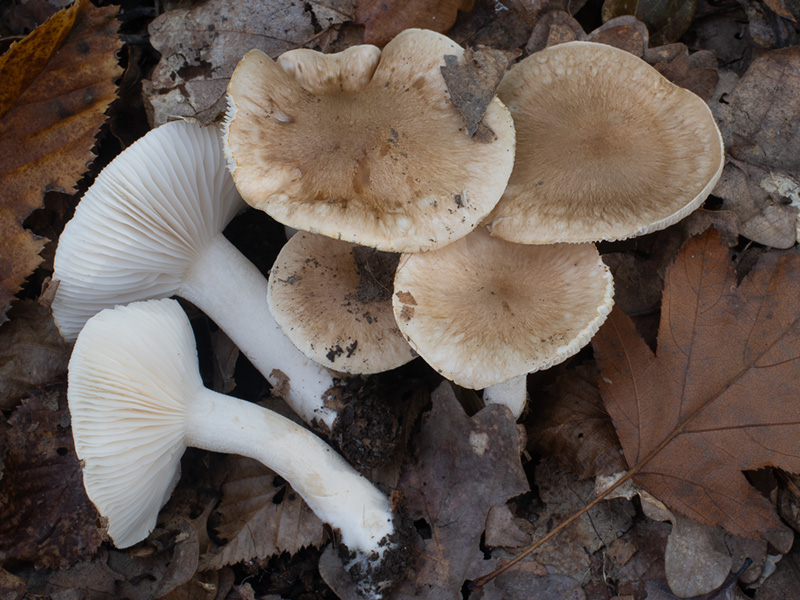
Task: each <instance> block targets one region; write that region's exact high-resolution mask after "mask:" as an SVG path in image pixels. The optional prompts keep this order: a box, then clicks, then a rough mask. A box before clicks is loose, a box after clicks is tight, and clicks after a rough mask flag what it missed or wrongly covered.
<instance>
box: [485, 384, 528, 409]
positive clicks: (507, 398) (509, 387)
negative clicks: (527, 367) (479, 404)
mask: <svg viewBox="0 0 800 600" xmlns="http://www.w3.org/2000/svg"><path fill="white" fill-rule="evenodd" d="M483 402H484V404H486V405H487V406H488V405H489V404H502V405H503V406H506V407H508V409H509V410H510V411H511V414H513V415H514V419H519V418H520V417H521V416H522V411H524V410H525V405H526V404H527V403H528V375H527V374H525V375H518V376H517V377H514V378H512V379H509V380H508V381H502V382H500V383H496V384H494V385H490V386H489V387H487V388H484V390H483Z"/></svg>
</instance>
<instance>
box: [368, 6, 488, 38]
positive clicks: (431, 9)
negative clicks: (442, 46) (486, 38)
mask: <svg viewBox="0 0 800 600" xmlns="http://www.w3.org/2000/svg"><path fill="white" fill-rule="evenodd" d="M474 2H475V0H433V1H431V0H358V2H357V5H356V18H355V22H356V23H359V24H361V25H364V27H365V30H364V41H365V42H366V43H367V44H375V45H376V46H382V45H384V44H385V43H386V42H388V41H389V40H390V39H392V38H393V37H394V36H396V35H397V34H398V33H400V32H401V31H403V30H404V29H412V28H415V27H416V28H419V29H431V30H433V31H436V32H439V33H444V32H446V31H447V30H448V29H450V28H451V27H452V26H453V23H455V22H456V15H457V13H458V11H459V10H460V11H463V12H467V11H470V10H472V5H473V4H474Z"/></svg>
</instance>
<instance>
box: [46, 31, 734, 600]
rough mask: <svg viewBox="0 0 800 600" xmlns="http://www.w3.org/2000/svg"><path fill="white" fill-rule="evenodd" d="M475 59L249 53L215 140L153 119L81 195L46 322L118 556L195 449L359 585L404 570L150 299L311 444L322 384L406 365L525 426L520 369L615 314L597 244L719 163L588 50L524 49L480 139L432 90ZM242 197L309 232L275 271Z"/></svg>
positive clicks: (622, 65) (677, 91) (144, 531)
mask: <svg viewBox="0 0 800 600" xmlns="http://www.w3.org/2000/svg"><path fill="white" fill-rule="evenodd" d="M468 60H470V59H469V57H468V56H467V55H465V52H464V50H463V49H462V48H461V47H460V46H458V45H457V44H455V43H454V42H452V41H451V40H449V39H448V38H446V37H444V36H442V35H439V34H436V33H433V32H430V31H421V30H409V31H406V32H403V33H401V34H400V35H398V36H397V37H396V38H395V39H394V40H392V41H391V42H390V43H388V44H387V45H386V46H385V48H384V49H383V50H380V49H378V48H376V47H374V46H369V45H364V46H355V47H352V48H350V49H348V50H346V51H344V52H341V53H338V54H332V55H323V54H321V53H318V52H313V51H310V50H294V51H290V52H287V53H285V54H283V55H282V56H281V57H279V58H278V60H277V61H273V60H272V59H271V58H269V57H268V56H266V55H265V54H263V53H261V52H259V51H256V50H254V51H251V52H249V53H248V54H247V55H245V57H244V58H243V59H242V61H241V62H240V63H239V65H238V67H237V68H236V71H235V72H234V74H233V76H232V78H231V81H230V84H229V87H228V112H227V114H226V118H225V120H224V123H223V125H222V141H221V139H220V136H219V134H218V133H217V131H216V130H215V129H214V128H202V127H200V126H198V125H195V124H191V123H187V122H180V121H178V122H172V123H168V124H167V125H164V126H162V127H160V128H158V129H155V130H153V131H151V132H150V133H148V134H147V135H146V136H144V137H143V138H142V139H141V140H139V141H138V142H136V143H135V144H133V145H132V146H131V147H130V148H128V149H127V150H125V151H124V152H123V153H122V154H120V156H119V157H117V159H115V160H114V161H113V162H112V163H111V165H109V166H108V167H107V168H106V169H105V170H104V171H103V172H102V173H101V174H100V175H99V176H98V178H97V180H96V182H95V183H94V185H93V186H92V187H91V188H90V189H89V190H88V191H87V193H86V195H85V196H84V198H83V199H82V201H81V203H80V204H79V206H78V208H77V210H76V213H75V216H74V218H73V219H72V221H70V223H68V225H67V227H66V228H65V231H64V233H63V234H62V236H61V240H60V243H59V247H58V250H57V253H56V259H55V274H54V281H56V282H57V284H58V287H57V288H56V294H55V300H54V302H53V313H54V316H55V319H56V323H57V324H58V326H59V328H60V330H61V332H62V334H63V335H64V336H65V337H66V338H67V339H75V338H76V337H77V342H76V345H75V350H74V353H73V357H72V360H71V362H70V372H69V377H70V381H69V402H70V410H71V413H72V416H73V433H74V436H75V440H76V448H77V451H78V454H79V456H80V457H81V460H82V461H83V463H84V482H85V486H86V488H87V491H88V493H89V496H90V498H91V499H92V501H93V502H94V503H95V505H96V506H97V508H98V510H99V511H100V512H101V514H102V515H103V517H105V519H106V521H107V531H108V535H109V536H110V537H111V539H112V540H113V541H114V542H115V543H116V544H117V545H118V546H121V547H124V546H128V545H131V544H134V543H137V542H138V541H140V540H142V539H144V538H145V537H146V536H147V535H148V533H149V532H150V531H151V530H152V528H153V527H154V524H155V519H156V516H157V514H158V511H159V509H160V508H161V506H162V505H163V504H164V502H166V500H167V498H168V497H169V495H170V493H171V491H172V488H173V487H174V485H175V481H176V478H177V473H178V460H179V457H180V455H181V453H182V452H183V449H184V448H185V447H186V446H187V445H196V446H199V447H202V448H206V449H209V450H213V451H219V452H236V453H241V454H244V455H247V456H252V457H254V458H256V459H258V460H261V461H262V462H263V463H264V464H266V465H268V466H269V467H271V468H272V469H274V470H275V471H276V472H278V473H279V474H281V475H282V476H283V477H284V478H285V479H286V480H287V481H289V483H290V484H291V485H292V486H293V487H294V488H295V489H296V490H297V492H298V493H299V494H300V495H301V496H302V497H303V498H304V499H305V500H306V502H307V503H308V504H309V506H310V507H311V508H312V509H313V510H314V511H315V512H316V513H317V514H318V515H319V516H320V517H321V518H322V519H323V520H324V521H326V522H328V523H330V524H331V525H332V526H333V527H334V528H336V529H338V530H339V531H340V533H341V540H342V542H343V544H344V545H345V546H346V547H347V548H348V549H349V550H350V551H351V552H352V554H351V557H350V559H349V560H348V564H347V568H348V569H349V570H350V572H351V574H354V575H356V576H357V580H358V589H359V590H360V591H361V593H362V594H363V595H365V596H367V597H375V598H377V597H380V596H381V595H382V594H383V592H384V591H385V590H386V589H387V588H388V587H389V586H390V585H391V584H392V579H393V578H397V577H401V576H402V573H401V572H399V571H394V572H392V573H389V574H387V572H386V570H385V569H384V565H385V564H386V563H387V562H390V563H391V564H392V565H395V566H398V565H400V567H399V569H400V571H402V565H403V560H402V559H398V556H399V555H401V554H402V553H403V547H402V545H401V544H399V543H398V542H397V539H396V538H397V533H398V532H397V528H396V526H395V518H394V516H393V513H392V507H391V504H390V502H389V500H388V498H387V496H386V495H385V494H384V493H383V492H381V491H379V490H378V489H377V488H376V487H375V486H374V485H373V484H372V483H370V482H369V481H368V480H367V479H365V478H364V477H363V476H361V475H359V474H358V473H357V472H356V471H355V470H354V469H353V468H352V467H351V466H350V465H349V464H348V463H347V462H346V461H345V460H344V459H342V458H341V457H340V456H339V455H337V454H336V453H335V452H334V451H333V450H332V449H331V448H330V447H328V446H327V445H326V444H325V442H323V441H322V440H321V439H319V438H317V437H316V436H315V435H314V434H312V433H311V432H310V431H308V430H307V429H304V428H302V427H299V426H297V425H295V424H294V423H292V422H291V421H287V420H285V419H283V418H281V417H278V416H277V415H274V414H272V413H270V412H269V411H266V410H265V409H263V408H261V407H258V406H256V405H254V404H252V403H249V402H246V401H240V400H234V399H232V398H228V397H225V396H221V395H219V394H216V393H214V392H211V391H210V390H207V389H205V388H204V387H203V385H202V382H201V381H200V377H199V375H198V374H197V364H196V358H195V357H196V351H195V350H194V345H193V340H192V335H191V329H190V328H189V326H188V322H187V321H186V317H185V315H184V314H183V312H182V309H181V308H180V306H179V305H178V304H177V303H176V302H174V301H172V300H168V299H167V298H169V297H171V296H181V297H183V298H185V299H187V300H189V301H191V302H192V303H194V304H195V305H196V306H197V307H198V308H200V309H201V310H203V311H204V312H205V313H206V314H207V315H208V316H209V317H210V318H211V319H213V320H214V321H215V322H216V323H217V324H218V325H219V326H220V327H221V328H222V329H223V330H224V331H225V332H226V333H227V334H228V335H229V337H230V338H231V339H232V340H233V341H234V342H235V343H236V345H237V346H238V347H239V348H240V349H241V351H242V352H243V354H245V355H246V356H247V357H248V358H249V359H250V361H251V362H252V363H253V364H254V365H255V366H256V367H257V368H258V369H259V371H260V372H261V373H262V374H263V375H264V377H265V378H266V379H267V380H268V381H269V382H270V383H271V384H272V386H273V388H274V390H275V391H276V392H277V393H278V394H280V395H281V396H283V397H284V399H285V400H286V401H287V402H288V403H289V404H290V406H291V407H292V408H293V409H294V410H295V411H296V412H297V414H298V415H299V416H300V417H301V418H302V419H303V420H305V421H306V422H307V423H310V424H315V425H317V426H318V427H319V428H320V429H321V430H322V431H323V432H326V433H327V432H330V431H331V430H332V428H333V427H334V424H335V422H336V419H337V416H338V415H337V411H336V405H337V403H336V401H335V398H334V396H335V394H336V389H337V378H338V377H340V374H341V373H347V374H369V373H376V372H380V371H383V370H387V369H392V368H395V367H397V366H399V365H401V364H404V363H405V362H407V361H409V360H411V359H413V358H414V357H415V356H417V355H419V356H421V357H422V358H424V359H425V361H427V362H428V363H429V364H430V365H432V366H433V367H434V368H435V369H437V370H438V371H439V372H440V373H442V374H443V375H444V376H445V377H447V378H448V379H451V380H453V381H454V382H456V383H458V384H460V385H463V386H465V387H469V388H473V389H483V390H484V398H485V400H486V401H487V402H499V403H502V404H505V405H506V406H508V407H509V408H510V409H511V410H512V412H513V413H514V415H515V416H519V415H520V414H521V412H522V410H523V408H524V405H525V401H526V394H527V391H526V384H525V382H526V380H525V376H526V374H527V373H529V372H532V371H535V370H538V369H545V368H548V367H549V366H552V365H554V364H556V363H558V362H561V361H563V360H565V359H566V358H568V357H569V356H571V355H573V354H574V353H576V352H577V351H578V350H579V349H580V348H582V347H583V346H584V345H585V344H587V343H588V341H589V339H590V338H591V336H592V335H593V334H594V333H595V332H596V331H597V329H598V328H599V327H600V325H601V324H602V322H603V321H604V320H605V317H606V315H607V314H608V313H609V312H610V309H611V306H612V304H613V281H612V278H611V275H610V272H609V270H608V268H607V267H606V266H605V265H604V264H603V262H602V260H601V258H600V255H599V253H598V251H597V249H596V247H595V245H594V242H596V241H599V240H606V239H621V238H625V237H630V236H634V235H639V234H641V233H644V232H646V231H650V230H653V229H657V228H662V227H666V226H667V225H669V224H671V223H673V222H675V221H677V220H678V219H680V218H682V217H683V216H685V215H686V214H688V213H689V212H690V211H692V210H694V208H696V207H697V206H698V205H699V204H700V203H701V202H702V201H703V200H704V198H705V197H706V195H707V194H708V193H709V191H710V190H711V189H712V187H713V185H714V183H715V182H716V180H717V178H718V177H719V175H720V173H721V168H722V161H723V156H722V142H721V137H720V135H719V131H718V130H717V128H716V125H715V123H714V120H713V118H712V117H711V113H710V111H709V110H708V108H707V107H706V106H705V104H704V103H703V102H702V101H701V100H700V99H699V98H697V97H696V96H694V95H693V94H691V93H690V92H687V91H686V90H683V89H681V88H678V87H676V86H674V85H672V84H671V83H669V82H668V81H667V80H666V79H664V78H663V77H662V76H661V75H659V74H658V73H657V72H656V71H655V70H654V69H652V68H651V67H649V66H648V65H647V64H646V63H644V62H643V61H641V60H639V59H637V58H635V57H633V56H632V55H629V54H627V53H625V52H622V51H619V50H616V49H614V48H611V47H609V46H603V45H600V44H593V43H586V42H574V43H567V44H562V45H560V46H556V47H553V48H549V49H546V50H544V51H541V52H539V53H536V54H534V55H531V56H530V57H528V58H526V59H524V60H522V61H521V62H520V63H518V64H517V65H516V66H515V67H513V68H512V69H511V70H510V71H509V72H508V73H507V74H506V75H505V77H504V79H503V81H502V82H501V84H500V87H499V88H498V96H497V97H494V98H493V99H492V100H491V101H490V102H488V104H487V105H486V106H484V107H481V108H482V109H484V112H483V116H482V117H481V119H480V123H479V127H478V128H477V131H478V132H479V135H476V128H473V127H467V126H466V124H465V122H464V117H463V116H462V114H461V113H460V111H459V110H457V109H456V107H455V106H454V102H453V101H452V99H451V96H450V89H449V87H448V83H446V82H445V79H444V77H443V68H444V67H445V66H446V65H452V64H457V63H459V62H462V63H463V62H465V61H468ZM242 200H244V202H246V203H247V204H250V205H252V206H254V207H256V208H258V209H261V210H264V211H266V212H267V213H268V214H269V215H271V216H272V217H274V218H275V219H276V220H278V221H280V222H281V223H283V224H284V225H286V226H288V227H293V228H297V229H300V230H302V232H301V233H298V234H297V235H295V236H294V237H293V238H291V239H290V241H289V242H288V243H286V244H285V245H284V247H283V250H282V251H281V253H280V255H279V257H278V259H277V261H276V263H275V265H274V266H273V269H272V271H271V274H270V278H269V281H266V280H265V279H264V277H263V276H262V275H261V274H260V273H259V271H258V270H257V269H256V268H255V267H254V266H253V265H252V264H250V263H249V261H248V260H247V259H246V258H244V257H243V256H242V255H241V254H240V253H239V252H238V250H236V249H235V248H234V247H233V246H232V245H231V244H230V242H228V241H227V240H226V239H225V237H224V236H223V235H222V230H223V229H224V227H225V225H226V224H227V223H228V222H229V221H230V220H231V218H232V217H233V216H234V215H235V214H236V213H237V212H238V211H239V210H240V209H241V208H242V207H244V206H245V204H244V202H242ZM120 305H127V306H120ZM114 307H117V308H114ZM109 433H110V434H111V435H110V437H109V435H108V434H109ZM103 436H105V437H103ZM295 447H296V448H298V451H297V452H294V451H292V452H288V451H287V450H288V449H289V448H295ZM134 449H137V451H139V450H140V451H141V452H142V454H141V456H139V455H136V454H135V453H134ZM132 461H133V462H136V463H137V464H136V465H135V466H136V467H137V468H138V469H139V471H129V470H128V469H127V466H131V467H132V466H133V465H131V462H132ZM124 467H125V468H124ZM131 472H133V473H138V475H131V474H130V473H131ZM146 480H147V481H152V482H153V485H154V487H153V488H146V487H145V486H144V485H142V482H144V481H146ZM132 484H133V485H132ZM388 556H391V557H392V558H391V560H389V561H387V557H388Z"/></svg>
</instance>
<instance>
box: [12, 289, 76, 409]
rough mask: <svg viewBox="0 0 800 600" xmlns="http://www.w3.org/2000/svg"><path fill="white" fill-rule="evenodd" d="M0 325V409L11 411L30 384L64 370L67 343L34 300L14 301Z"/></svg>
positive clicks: (66, 357)
mask: <svg viewBox="0 0 800 600" xmlns="http://www.w3.org/2000/svg"><path fill="white" fill-rule="evenodd" d="M9 318H10V319H11V322H10V323H8V325H6V326H5V327H2V328H0V409H3V410H10V409H12V408H13V407H14V406H15V405H16V403H17V401H18V400H19V399H20V398H22V396H24V395H25V394H26V393H27V392H28V390H30V389H31V388H32V387H36V386H40V385H44V384H46V383H50V382H51V381H52V380H53V379H54V378H55V377H57V376H58V375H61V374H64V373H66V371H67V363H68V362H69V346H68V345H67V343H66V342H64V339H63V338H62V337H61V334H60V333H59V332H58V328H57V327H56V325H55V323H54V322H53V317H52V315H51V314H50V310H49V309H48V308H45V307H44V306H41V305H40V304H38V303H37V302H34V301H33V300H21V301H19V302H17V303H16V304H15V305H14V307H13V308H12V309H11V311H10V312H9Z"/></svg>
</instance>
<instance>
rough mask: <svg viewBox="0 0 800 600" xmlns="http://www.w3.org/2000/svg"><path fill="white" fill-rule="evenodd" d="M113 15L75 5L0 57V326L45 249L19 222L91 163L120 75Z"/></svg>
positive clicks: (66, 188) (67, 188)
mask: <svg viewBox="0 0 800 600" xmlns="http://www.w3.org/2000/svg"><path fill="white" fill-rule="evenodd" d="M116 13H117V9H116V8H112V7H108V8H95V7H93V6H92V5H91V3H90V2H88V1H87V0H81V1H79V2H76V3H75V4H73V6H71V7H70V8H67V9H65V10H63V11H60V12H58V13H56V14H55V15H53V17H51V18H50V19H49V20H48V21H47V22H46V23H44V24H43V25H41V26H40V27H38V28H37V29H35V30H34V31H33V32H32V33H31V34H30V35H29V36H28V37H26V38H25V39H23V40H21V41H20V42H18V43H16V44H14V45H12V46H11V48H10V49H9V50H8V52H6V53H5V54H4V55H3V56H1V57H0V80H1V81H3V86H2V91H0V256H2V258H3V260H2V261H0V323H2V322H3V321H4V320H6V319H5V312H6V311H7V310H8V308H9V305H10V303H11V299H12V298H13V296H14V295H15V294H16V293H17V292H18V291H19V289H20V287H21V285H22V283H23V282H24V281H25V278H26V277H28V276H29V275H30V274H31V273H32V272H33V271H34V269H35V268H36V267H37V266H38V265H39V262H41V258H40V257H39V252H40V251H41V249H42V248H43V247H44V243H45V242H46V240H43V239H41V238H36V236H34V235H33V234H32V233H31V232H30V231H28V230H27V229H24V228H23V227H22V222H23V221H24V220H25V219H26V218H27V217H28V215H29V214H30V213H31V212H32V211H33V210H35V209H36V208H39V207H41V205H42V200H43V194H44V192H45V191H46V190H63V191H70V192H71V191H72V190H73V188H74V186H75V182H76V181H77V180H78V178H79V177H80V176H81V175H82V174H83V173H84V172H85V171H86V165H87V163H88V162H89V161H91V160H92V159H93V158H94V155H93V154H92V153H91V149H92V147H93V146H94V137H95V134H96V133H97V130H98V129H99V128H100V125H102V124H103V122H104V121H105V115H104V113H105V110H106V108H108V105H109V103H110V102H111V100H113V99H114V97H115V92H116V84H115V83H114V79H115V78H116V77H118V76H119V75H120V73H121V69H120V68H119V66H118V65H117V58H116V52H117V51H118V50H119V48H120V47H121V45H122V43H121V42H120V40H119V38H118V37H117V35H116V30H117V22H116ZM6 84H8V85H6Z"/></svg>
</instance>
